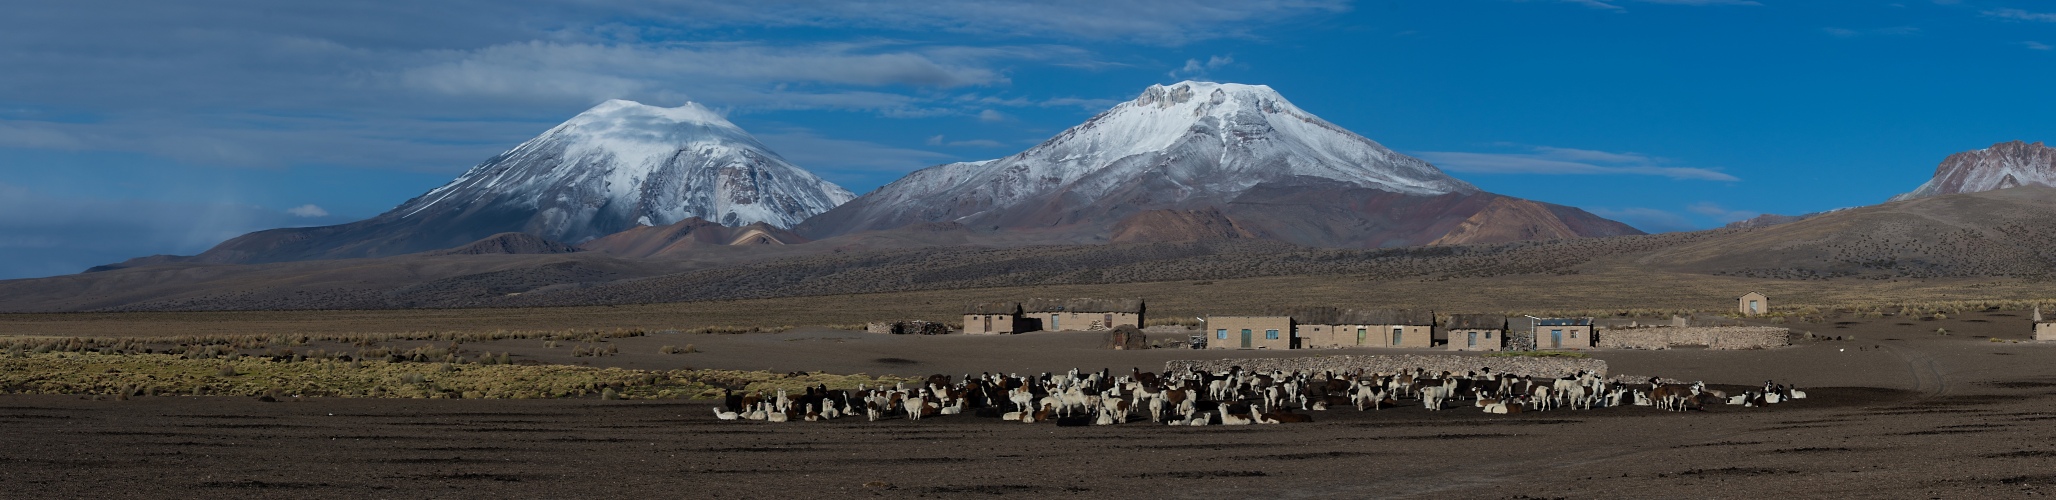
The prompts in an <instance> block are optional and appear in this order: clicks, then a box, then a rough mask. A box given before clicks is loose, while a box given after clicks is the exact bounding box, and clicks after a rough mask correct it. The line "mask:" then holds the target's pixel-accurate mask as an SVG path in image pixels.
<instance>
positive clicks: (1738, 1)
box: [1562, 0, 1763, 12]
mask: <svg viewBox="0 0 2056 500" xmlns="http://www.w3.org/2000/svg"><path fill="white" fill-rule="evenodd" d="M1562 1H1563V2H1564V3H1570V4H1577V5H1583V6H1586V7H1591V8H1594V9H1604V10H1611V11H1616V12H1625V11H1627V8H1624V7H1621V6H1620V5H1616V4H1618V3H1620V1H1621V0H1613V3H1608V2H1605V1H1601V0H1562ZM1629 1H1634V2H1640V3H1646V4H1656V5H1685V6H1695V7H1697V6H1710V5H1756V6H1760V5H1763V4H1762V3H1759V2H1756V1H1754V0H1629Z"/></svg>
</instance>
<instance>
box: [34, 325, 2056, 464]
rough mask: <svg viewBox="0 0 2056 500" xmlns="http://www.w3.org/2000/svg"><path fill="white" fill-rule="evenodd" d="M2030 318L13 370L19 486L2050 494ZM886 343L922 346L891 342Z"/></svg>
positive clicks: (2050, 449) (860, 342)
mask: <svg viewBox="0 0 2056 500" xmlns="http://www.w3.org/2000/svg"><path fill="white" fill-rule="evenodd" d="M2023 318H2024V315H2023V314H2020V313H2018V312H1999V311H1992V312H1977V313H1970V314H1966V315H1964V316H1962V317H1957V318H1950V319H1946V320H1934V321H1923V320H1920V319H1913V318H1901V317H1896V316H1894V317H1885V318H1829V319H1827V320H1823V321H1822V322H1820V323H1814V324H1794V325H1792V326H1794V327H1795V328H1800V329H1805V330H1810V331H1815V332H1819V333H1823V334H1825V333H1826V332H1835V334H1839V335H1853V336H1855V337H1856V338H1855V339H1854V340H1841V341H1817V342H1803V343H1802V344H1801V345H1798V346H1795V347H1790V348H1784V349H1774V350H1764V351H1705V350H1691V349H1679V350H1669V351H1600V352H1596V353H1595V354H1594V355H1595V356H1596V357H1599V358H1602V359H1605V360H1607V361H1608V362H1609V363H1611V364H1612V368H1613V370H1614V371H1615V372H1620V373H1640V374H1651V375H1664V376H1669V377H1676V378H1681V379H1687V380H1705V381H1707V382H1708V383H1713V384H1753V383H1759V382H1760V381H1762V380H1764V379H1777V380H1778V381H1780V382H1785V383H1792V384H1797V385H1799V386H1800V387H1802V388H1805V389H1806V390H1807V391H1808V392H1810V393H1811V396H1812V397H1810V398H1808V399H1805V400H1798V401H1794V402H1790V403H1787V404H1781V405H1777V406H1773V407H1768V408H1741V407H1732V406H1722V407H1714V408H1711V409H1709V410H1707V411H1703V412H1690V413H1665V412H1658V411H1654V410H1651V409H1648V408H1641V407H1629V408H1613V409H1599V410H1591V411H1564V410H1560V411H1552V412H1535V413H1527V414H1521V415H1512V416H1498V415H1486V414H1483V413H1481V412H1476V411H1473V410H1471V409H1470V408H1468V407H1457V408H1455V409H1452V410H1449V411H1443V412H1428V411H1424V410H1421V409H1420V408H1418V407H1415V406H1412V405H1410V404H1409V405H1406V406H1402V407H1400V408H1395V409H1390V410H1383V411H1377V412H1356V411H1326V412H1309V413H1313V414H1314V419H1315V422H1314V423H1311V424H1288V425H1277V426H1249V427H1220V426H1214V427H1198V428H1193V427H1163V426H1152V425H1148V424H1143V423H1135V424H1128V425H1120V426H1110V427H1084V428H1068V427H1066V428H1060V427H1055V426H1053V425H1047V424H1034V425H1029V424H1020V423H1013V422H1002V421H999V420H997V419H988V418H978V417H971V416H951V417H933V418H929V419H924V420H921V421H918V422H912V421H906V420H901V419H891V420H887V421H882V422H864V421H862V420H861V419H841V420H836V421H832V422H823V423H804V422H795V423H783V424H771V423H759V422H725V421H718V420H715V419H714V418H713V417H712V415H710V412H709V411H708V407H709V405H710V404H711V403H708V402H698V401H654V402H652V401H600V400H529V401H520V400H381V399H327V398H320V399H316V398H308V399H295V398H287V399H286V402H280V403H265V402H259V401H257V400H253V399H248V398H202V397H140V398H136V399H132V400H125V401H114V400H91V399H87V398H81V397H75V396H18V395H17V396H0V421H4V422H6V423H7V430H8V431H9V432H8V433H7V434H6V435H7V436H8V437H7V439H6V444H7V446H4V447H0V462H4V463H6V464H7V465H8V466H7V467H0V485H4V486H5V487H6V491H8V492H9V495H10V496H20V497H24V498H50V497H95V498H100V497H160V496H163V495H164V494H165V493H166V492H171V491H178V492H183V493H182V494H189V495H199V496H231V495H234V496H259V497H292V498H340V497H350V498H357V497H365V496H373V497H505V496H509V495H512V496H522V497H609V496H629V495H638V496H641V495H659V496H687V497H698V498H770V497H802V498H812V497H847V496H883V497H917V496H938V497H957V498H960V497H986V496H997V495H1008V494H1012V495H1017V496H1019V495H1026V496H1031V497H1082V498H1109V497H1132V498H1193V497H1265V498H1273V497H1322V498H1337V497H1340V498H1362V497H1415V498H1649V497H1652V496H1677V495H1695V496H1698V495H1703V496H1715V497H1749V496H1755V497H1768V498H1794V497H1800V498H1846V497H1876V498H1907V497H1923V498H1993V497H2012V496H2038V495H2046V494H2048V493H2050V492H2052V491H2056V474H2051V473H2050V472H2049V471H2048V469H2047V464H2048V461H2049V458H2050V457H2052V456H2056V446H2052V445H2050V444H2048V443H2050V442H2052V439H2056V429H2052V428H2051V427H2050V426H2049V425H2047V422H2048V421H2049V419H2050V418H2056V417H2052V415H2056V398H2051V397H2049V396H2050V394H2051V392H2052V391H2056V376H2052V375H2051V374H2050V373H2049V372H2048V371H2047V369H2046V367H2047V366H2049V365H2050V363H2051V362H2052V361H2056V345H2050V344H2037V343H2015V342H1992V341H1991V340H1989V339H1988V338H1982V337H1998V338H2001V339H2002V340H2018V339H2021V338H2024V337H2025V336H2026V335H2025V333H2026V329H2025V327H2024V323H2025V321H2024V319H2023ZM1902 323H1903V324H1902ZM1937 325H1941V326H1937ZM1934 328H1948V329H1949V330H1950V332H1951V334H1949V335H1941V334H1937V333H1935V332H1934ZM701 338H703V339H705V340H702V341H700V342H699V344H700V347H701V349H703V351H704V352H702V353H697V354H688V355H658V354H655V352H654V351H650V354H649V355H648V357H647V358H645V359H667V360H670V361H669V363H672V364H674V365H695V366H699V365H705V366H715V365H730V366H737V367H750V368H783V367H787V366H790V367H794V368H795V369H808V368H812V369H876V370H884V371H895V372H904V373H907V374H925V373H930V372H931V371H934V372H944V373H953V372H958V371H983V369H990V370H1009V371H1011V370H1021V371H1041V370H1063V369H1067V368H1070V367H1074V366H1081V365H1082V367H1085V368H1088V369H1089V368H1092V367H1093V365H1111V366H1109V367H1110V368H1115V369H1123V368H1126V367H1128V366H1132V365H1142V366H1144V367H1149V366H1150V365H1149V363H1157V362H1159V361H1160V360H1162V359H1168V358H1171V357H1178V356H1181V355H1183V356H1193V355H1210V356H1220V355H1230V356H1233V355H1276V354H1292V355H1300V354H1302V353H1267V352H1235V353H1197V352H1193V351H1183V350H1149V351H1099V350H1093V349H1090V348H1089V347H1087V346H1088V345H1089V344H1091V343H1096V341H1097V339H1096V338H1094V337H1090V336H1087V335H1082V334H1060V335H1023V336H1016V337H982V338H969V337H892V336H879V335H869V334H844V333H837V332H825V331H811V332H792V333H786V334H759V335H729V336H701ZM618 340H620V341H624V342H675V340H666V339H662V338H633V339H618ZM620 347H621V350H622V351H623V352H624V353H640V352H642V351H643V349H642V347H646V346H641V345H640V344H634V345H631V344H622V345H621V346H620ZM1331 352H1332V351H1331ZM516 356H517V357H522V356H526V355H524V354H521V353H519V352H517V353H516ZM887 356H890V357H899V358H902V359H905V360H909V361H912V362H911V363H902V362H897V361H893V362H887V363H884V364H882V365H881V364H867V363H877V362H878V361H879V360H878V359H876V358H879V357H887ZM537 357H538V358H542V356H537ZM585 359H588V360H591V359H593V358H585ZM588 362H593V363H596V364H597V363H607V364H613V363H624V364H626V363H631V362H633V363H641V362H642V361H635V360H632V359H631V356H630V355H629V354H624V355H622V356H613V357H604V358H597V360H592V361H588ZM981 368H982V369H981Z"/></svg>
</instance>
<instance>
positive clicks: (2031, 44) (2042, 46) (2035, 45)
mask: <svg viewBox="0 0 2056 500" xmlns="http://www.w3.org/2000/svg"><path fill="white" fill-rule="evenodd" d="M2020 46H2022V47H2027V48H2029V49H2033V50H2052V49H2056V47H2050V46H2049V44H2046V43H2042V42H2037V41H2034V40H2028V41H2025V42H2020Z"/></svg>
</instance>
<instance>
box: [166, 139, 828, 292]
mask: <svg viewBox="0 0 2056 500" xmlns="http://www.w3.org/2000/svg"><path fill="white" fill-rule="evenodd" d="M852 197H853V195H851V194H850V192H849V191H848V190H845V189H843V188H842V187H840V186H836V185H835V184H833V183H830V182H828V181H826V180H822V179H821V178H820V177H817V176H815V175H814V174H812V173H810V172H807V171H806V170H802V169H800V168H799V167H796V166H793V165H792V164H791V163H789V162H787V161H785V159H784V158H781V157H779V156H778V154H777V153H773V152H771V150H770V149H769V148H766V147H764V145H763V144H762V143H759V142H757V140H756V138H754V137H751V136H750V134H749V133H748V132H745V131H743V130H742V128H740V127H737V126H735V124H733V123H730V122H729V121H728V120H726V119H724V118H722V117H721V115H719V114H717V113H714V112H713V111H711V110H708V109H707V108H705V107H702V106H700V105H698V104H693V103H687V104H685V105H683V106H679V107H675V108H663V107H656V106H649V105H644V104H639V103H635V102H631V101H623V100H611V101H607V102H604V103H601V104H600V105H598V106H594V107H593V108H592V109H589V110H586V111H585V112H583V113H579V114H578V116H575V117H572V118H571V119H570V120H569V121H565V122H564V123H563V124H560V125H557V126H556V127H553V128H551V129H550V130H549V131H547V132H544V133H543V134H542V135H540V136H537V137H535V138H534V139H529V140H528V141H527V142H523V143H521V145H519V146H515V147H514V148H513V149H510V150H508V151H507V152H505V153H500V154H499V155H496V156H494V157H492V158H491V159H488V160H486V161H485V162H484V163H480V164H479V165H478V166H475V167H472V168H471V170H470V171H468V172H465V173H464V175H462V176H460V177H458V178H457V179H456V180H454V181H450V183H449V184H445V185H443V186H442V187H439V188H436V189H435V190H432V191H429V192H428V193H427V194H423V195H421V196H419V197H416V198H414V199H412V200H408V201H407V202H406V203H403V204H401V205H400V206H399V207H398V208H394V209H393V210H391V211H388V212H386V213H384V214H381V215H379V216H377V217H373V218H371V219H366V220H363V221H358V222H353V223H350V224H343V225H339V226H326V227H315V228H296V229H274V230H269V231H259V232H256V233H251V234H248V235H244V236H241V237H238V238H236V239H232V240H229V241H227V242H224V243H222V244H221V245H219V246H216V247H215V248H214V249H212V250H209V251H207V252H206V253H204V254H201V255H200V256H199V259H200V260H202V261H208V262H276V261H290V260H308V259H324V258H348V257H378V256H385V255H397V254H403V253H413V252H419V251H424V250H434V249H442V248H450V247H455V246H459V245H464V244H467V243H471V242H472V241H476V240H478V239H480V238H485V237H487V236H491V235H494V234H498V233H504V232H520V233H527V234H531V235H536V236H541V237H543V238H547V239H551V240H556V241H562V242H566V243H574V244H575V243H579V242H583V241H586V240H591V239H594V238H598V237H600V236H605V235H608V234H612V233H615V232H619V231H623V230H626V229H630V228H634V227H637V226H661V225H667V224H672V223H675V222H678V221H682V220H686V219H691V218H695V217H697V218H700V219H705V220H708V221H713V222H717V223H721V224H724V225H729V226H743V225H747V224H752V223H758V222H762V223H765V224H769V225H771V226H775V227H779V228H787V227H791V226H792V225H794V224H797V223H799V222H800V221H801V220H805V219H806V218H807V217H810V216H813V215H815V214H818V213H821V212H823V211H826V210H828V209H830V208H834V207H835V206H836V205H840V204H842V203H843V202H846V201H849V200H850V198H852Z"/></svg>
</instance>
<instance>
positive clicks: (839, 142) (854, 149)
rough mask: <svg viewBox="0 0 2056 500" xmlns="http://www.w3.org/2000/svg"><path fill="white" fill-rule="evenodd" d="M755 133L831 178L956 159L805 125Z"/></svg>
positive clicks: (791, 158)
mask: <svg viewBox="0 0 2056 500" xmlns="http://www.w3.org/2000/svg"><path fill="white" fill-rule="evenodd" d="M755 135H756V137H757V140H758V141H759V142H763V143H764V145H766V146H770V147H771V149H772V150H773V151H777V152H778V154H779V156H783V157H785V159H786V160H789V161H792V162H793V163H794V164H798V165H802V166H805V167H806V169H807V170H811V171H814V172H817V173H821V174H823V175H824V176H830V177H831V178H832V177H833V174H837V173H841V174H848V175H856V174H866V173H871V172H912V171H914V170H916V169H919V168H921V167H926V166H929V165H934V164H937V163H943V162H946V161H949V160H954V159H956V157H955V156H952V155H949V154H944V153H938V152H934V151H924V150H920V149H909V148H898V147H892V146H887V145H883V144H878V143H875V142H868V141H857V140H849V139H837V138H832V137H823V136H821V135H820V134H819V133H816V132H814V131H813V130H809V129H804V128H783V129H777V130H772V131H769V132H763V133H757V134H755Z"/></svg>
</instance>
